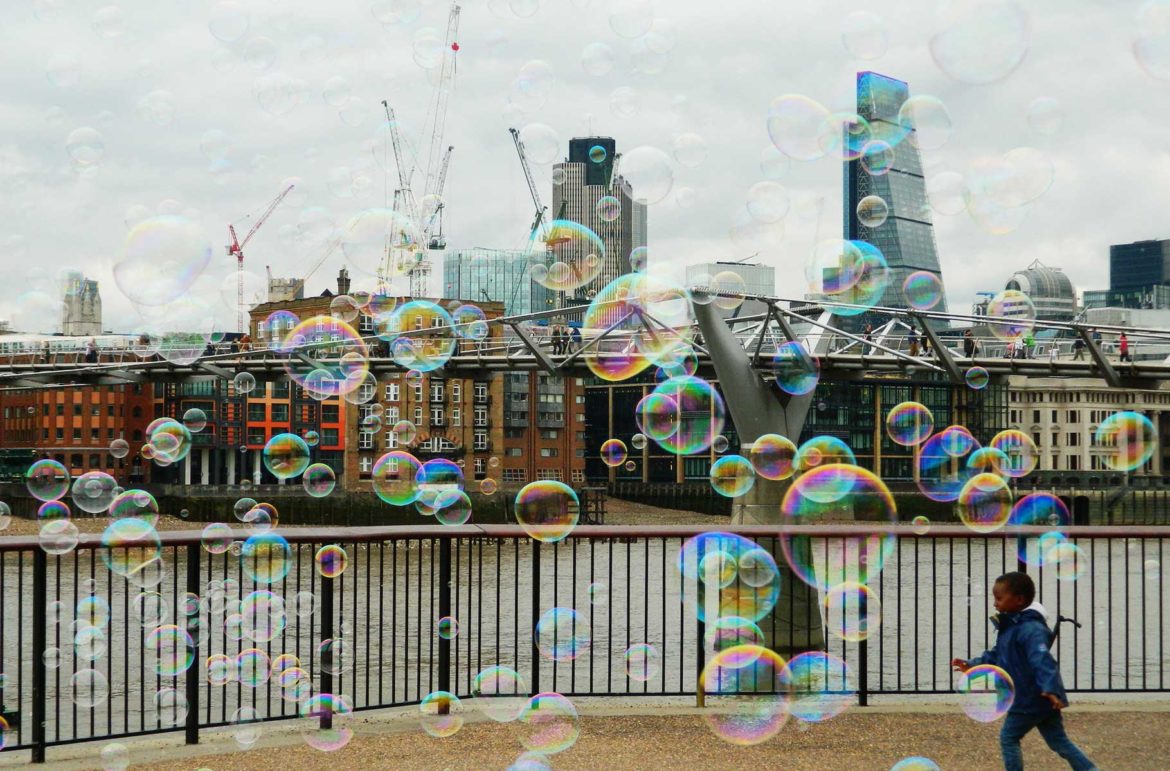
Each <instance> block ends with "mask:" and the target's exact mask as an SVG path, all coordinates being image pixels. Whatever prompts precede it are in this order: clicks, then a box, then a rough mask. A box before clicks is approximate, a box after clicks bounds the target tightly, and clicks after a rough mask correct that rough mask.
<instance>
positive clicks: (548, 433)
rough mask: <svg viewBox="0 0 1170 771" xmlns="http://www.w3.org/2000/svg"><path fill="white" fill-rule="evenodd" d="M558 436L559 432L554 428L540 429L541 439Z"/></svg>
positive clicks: (556, 437)
mask: <svg viewBox="0 0 1170 771" xmlns="http://www.w3.org/2000/svg"><path fill="white" fill-rule="evenodd" d="M560 436H561V432H560V431H557V430H556V429H555V428H542V429H540V438H541V439H559V438H560Z"/></svg>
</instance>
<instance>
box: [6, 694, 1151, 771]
mask: <svg viewBox="0 0 1170 771" xmlns="http://www.w3.org/2000/svg"><path fill="white" fill-rule="evenodd" d="M920 702H921V700H916V702H915V703H910V702H909V701H903V702H901V703H892V704H886V705H876V706H871V707H864V708H861V707H852V708H850V709H849V710H847V711H846V712H845V713H844V714H841V715H838V716H837V717H835V718H833V719H832V720H829V721H826V722H824V723H817V724H807V723H799V722H798V721H796V720H790V721H789V722H788V723H787V724H786V725H785V726H784V728H782V729H781V731H780V733H779V734H778V735H777V736H775V737H774V738H772V739H771V740H769V741H767V742H764V743H763V744H759V745H756V746H753V747H736V746H733V745H730V744H727V743H726V742H724V741H722V740H720V739H719V738H717V737H716V736H715V735H714V734H713V733H711V731H710V730H708V728H707V725H706V723H705V722H704V721H703V718H702V717H701V715H702V714H711V712H712V710H698V709H696V708H694V707H693V706H692V705H689V704H688V703H687V700H682V699H663V700H650V701H648V700H645V699H640V700H636V701H635V700H618V699H596V700H584V699H583V700H580V701H579V702H578V703H577V706H578V707H579V709H580V712H581V722H580V728H581V735H580V738H579V739H578V740H577V743H576V744H575V745H574V746H573V747H572V748H571V749H569V750H568V751H566V752H563V753H560V754H557V755H554V756H551V757H550V758H549V762H550V765H551V767H552V768H554V769H557V770H558V771H560V770H561V769H582V770H583V771H600V770H601V769H606V770H608V769H622V770H624V769H703V770H704V771H707V770H709V769H761V770H763V769H799V770H800V771H836V770H837V769H848V770H849V771H869V769H881V770H882V771H884V770H885V769H889V768H890V767H891V766H893V765H894V764H895V763H897V762H898V761H899V760H901V759H903V758H905V757H908V756H913V755H919V756H923V757H927V758H930V759H932V760H934V761H935V762H936V763H938V765H939V767H940V768H942V769H944V771H947V770H949V769H962V770H963V771H982V769H988V770H989V771H992V770H994V769H1000V768H1002V765H1001V764H1000V760H999V745H998V739H997V737H998V734H999V727H1000V722H998V721H997V722H994V723H988V724H983V723H976V722H974V721H972V720H971V719H970V718H968V717H967V716H966V715H964V714H963V713H962V711H961V710H960V709H959V707H958V705H957V704H956V703H954V700H940V701H932V702H930V703H926V704H923V703H920ZM295 723H296V721H290V722H285V723H275V724H268V725H265V726H264V733H263V736H262V737H261V738H260V740H259V741H258V742H257V743H256V745H255V746H253V747H252V748H251V749H248V750H241V749H240V747H239V746H238V745H237V743H236V741H235V739H234V738H233V737H232V734H231V732H230V730H228V729H222V730H208V731H205V732H204V735H203V738H202V743H201V744H199V745H196V746H184V745H183V743H182V738H181V737H180V736H178V735H175V734H171V735H165V736H158V737H146V738H142V739H137V740H127V741H125V742H124V744H125V745H126V747H127V748H128V750H129V754H130V768H132V769H138V768H143V769H147V768H149V769H165V770H166V771H191V770H192V769H202V768H207V769H214V771H235V770H237V769H238V770H240V771H244V770H245V769H247V770H249V771H251V770H252V769H255V770H257V771H263V770H265V769H272V770H273V771H276V770H277V769H287V768H314V767H318V766H319V765H320V764H321V763H322V762H325V761H326V760H327V762H328V765H329V767H330V769H332V771H342V770H343V769H344V770H347V771H348V769H374V768H385V769H391V768H392V769H403V770H404V771H408V770H412V769H419V770H420V771H421V770H422V769H451V771H461V770H463V769H469V770H470V769H476V770H478V769H505V768H507V767H508V766H509V765H511V764H512V763H513V762H514V761H515V760H516V759H517V758H518V757H519V756H520V754H521V753H522V752H523V751H524V748H523V747H522V746H521V745H520V743H519V741H518V739H517V733H516V732H515V731H514V730H513V727H512V726H510V725H509V724H497V723H492V722H490V721H484V720H482V719H480V720H478V721H477V720H476V719H475V718H474V717H473V718H472V719H471V720H469V722H468V723H467V724H465V725H464V726H463V728H462V729H461V730H460V731H459V732H458V733H456V734H455V735H454V736H451V737H448V738H445V739H436V738H432V737H430V736H427V735H426V734H425V733H423V732H422V731H421V730H420V729H419V724H418V720H417V710H415V709H411V708H400V709H393V710H384V711H377V712H372V713H364V714H361V715H355V716H354V719H353V720H352V721H351V722H350V724H349V725H350V727H351V728H352V729H353V731H354V736H353V738H352V740H351V741H350V742H349V744H348V745H347V746H346V747H344V748H343V749H341V750H338V751H336V752H332V753H329V754H328V756H326V757H323V755H322V753H320V752H318V751H317V750H314V749H313V748H311V747H308V746H306V745H305V743H304V741H303V740H302V738H301V736H300V734H299V732H298V730H297V726H296V725H295ZM1065 723H1066V727H1067V729H1068V731H1069V735H1070V736H1073V737H1075V739H1076V742H1077V743H1078V744H1079V745H1080V746H1081V748H1082V749H1084V750H1085V752H1086V753H1087V754H1088V755H1089V756H1090V757H1091V758H1092V759H1093V760H1094V761H1095V762H1096V763H1097V764H1098V765H1099V766H1100V767H1101V768H1102V769H1111V770H1112V769H1127V770H1130V769H1132V770H1134V771H1144V770H1145V769H1150V770H1151V771H1153V770H1154V769H1157V770H1159V771H1161V769H1165V768H1166V767H1167V748H1166V737H1167V736H1170V700H1133V699H1126V700H1111V701H1108V702H1103V701H1102V700H1100V699H1097V700H1093V699H1088V698H1085V699H1078V698H1074V699H1073V706H1072V707H1071V708H1070V709H1069V710H1068V711H1066V712H1065ZM1023 747H1024V759H1025V763H1026V764H1027V767H1028V769H1030V770H1031V769H1041V770H1047V769H1052V770H1053V771H1055V770H1056V769H1063V768H1067V766H1066V765H1064V764H1063V761H1062V760H1061V759H1060V758H1059V757H1058V756H1056V755H1055V754H1053V753H1052V752H1050V751H1049V750H1048V748H1047V747H1045V746H1044V744H1043V741H1042V740H1041V739H1040V737H1039V735H1038V734H1037V733H1036V732H1032V733H1031V734H1029V735H1028V737H1027V738H1025V739H1024V742H1023ZM22 760H23V759H22V758H21V756H20V755H17V756H15V757H10V758H5V757H3V756H0V768H4V767H7V766H9V765H14V764H15V765H19V764H20V762H22ZM94 761H95V757H94V748H93V746H92V745H89V746H87V745H72V746H66V747H60V748H55V749H54V750H52V751H51V753H50V756H49V762H50V763H51V764H52V767H53V768H55V769H61V770H62V771H72V770H73V769H90V768H94V767H95V766H94Z"/></svg>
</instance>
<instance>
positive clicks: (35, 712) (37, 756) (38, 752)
mask: <svg viewBox="0 0 1170 771" xmlns="http://www.w3.org/2000/svg"><path fill="white" fill-rule="evenodd" d="M48 574H49V568H48V557H47V555H46V554H45V550H44V549H41V548H37V549H34V550H33V595H32V606H33V607H32V624H33V628H32V762H33V763H44V762H45V706H46V705H45V698H46V694H47V689H46V688H45V646H46V641H45V637H46V633H47V631H48V630H47V626H48V617H47V614H48V605H49V601H48V587H49V581H48Z"/></svg>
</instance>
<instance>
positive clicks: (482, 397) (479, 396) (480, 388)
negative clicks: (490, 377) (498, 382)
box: [475, 383, 488, 402]
mask: <svg viewBox="0 0 1170 771" xmlns="http://www.w3.org/2000/svg"><path fill="white" fill-rule="evenodd" d="M487 398H488V384H487V383H476V384H475V400H476V401H477V402H486V401H487Z"/></svg>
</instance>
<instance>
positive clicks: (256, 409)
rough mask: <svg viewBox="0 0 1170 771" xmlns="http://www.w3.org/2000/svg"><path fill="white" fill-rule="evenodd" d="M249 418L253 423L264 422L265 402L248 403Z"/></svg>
mask: <svg viewBox="0 0 1170 771" xmlns="http://www.w3.org/2000/svg"><path fill="white" fill-rule="evenodd" d="M248 420H249V421H250V422H252V423H263V422H264V404H263V403H260V404H249V405H248Z"/></svg>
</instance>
